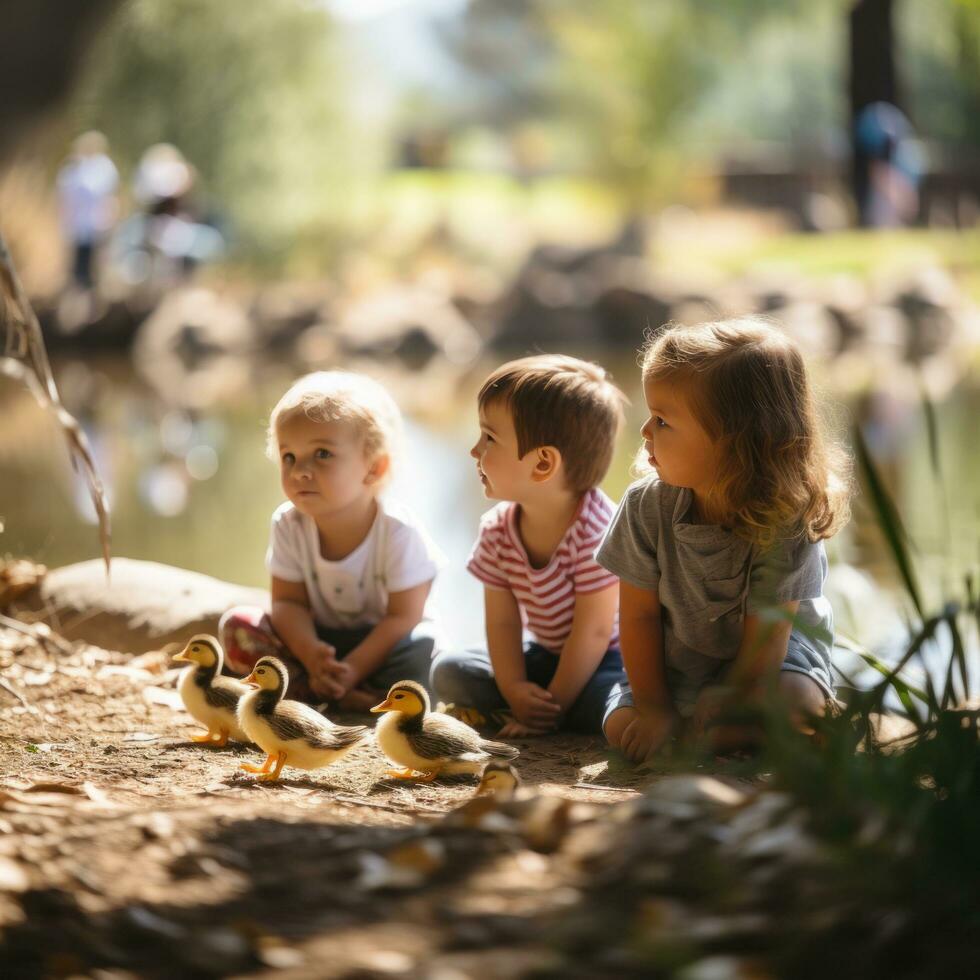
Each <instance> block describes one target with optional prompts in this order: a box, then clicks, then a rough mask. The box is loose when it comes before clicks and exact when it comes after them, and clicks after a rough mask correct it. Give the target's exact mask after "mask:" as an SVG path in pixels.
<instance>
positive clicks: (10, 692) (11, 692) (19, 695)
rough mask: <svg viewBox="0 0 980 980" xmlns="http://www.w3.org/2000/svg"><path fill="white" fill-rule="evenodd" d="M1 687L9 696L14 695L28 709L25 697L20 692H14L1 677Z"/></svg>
mask: <svg viewBox="0 0 980 980" xmlns="http://www.w3.org/2000/svg"><path fill="white" fill-rule="evenodd" d="M0 687H2V688H3V689H4V690H5V691H6V692H7V693H8V694H12V695H13V696H14V697H15V698H17V700H18V701H20V703H21V704H22V705H23V706H24V707H25V708H26V707H27V706H28V705H27V701H25V700H24V695H23V694H21V693H20V692H19V691H16V690H14V688H12V687H11V686H10V685H9V684H8V683H7V682H6V681H5V680H4V679H3V678H2V677H0Z"/></svg>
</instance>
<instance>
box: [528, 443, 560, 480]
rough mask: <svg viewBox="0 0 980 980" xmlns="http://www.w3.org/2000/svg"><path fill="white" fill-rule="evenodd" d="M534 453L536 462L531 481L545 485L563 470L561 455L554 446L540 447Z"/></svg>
mask: <svg viewBox="0 0 980 980" xmlns="http://www.w3.org/2000/svg"><path fill="white" fill-rule="evenodd" d="M533 452H534V455H535V460H534V468H533V469H532V470H531V480H532V481H533V482H534V483H545V482H547V481H548V480H550V479H551V478H552V477H553V476H554V475H555V474H556V473H557V472H558V471H559V470H560V469H561V453H560V452H559V451H558V450H557V449H555V447H554V446H538V448H537V449H535V450H533Z"/></svg>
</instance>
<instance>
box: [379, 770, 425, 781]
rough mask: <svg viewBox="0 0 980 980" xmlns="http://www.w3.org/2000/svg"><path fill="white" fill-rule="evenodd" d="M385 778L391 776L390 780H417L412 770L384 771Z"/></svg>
mask: <svg viewBox="0 0 980 980" xmlns="http://www.w3.org/2000/svg"><path fill="white" fill-rule="evenodd" d="M385 775H386V776H391V778H392V779H417V778H418V775H417V774H416V772H415V770H414V769H386V770H385Z"/></svg>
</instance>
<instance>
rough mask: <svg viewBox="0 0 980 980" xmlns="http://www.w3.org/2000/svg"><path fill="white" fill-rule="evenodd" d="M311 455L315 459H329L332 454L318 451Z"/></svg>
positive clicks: (323, 450)
mask: <svg viewBox="0 0 980 980" xmlns="http://www.w3.org/2000/svg"><path fill="white" fill-rule="evenodd" d="M313 455H314V457H315V458H316V459H330V457H331V456H333V453H332V452H330V450H329V449H318V450H317V451H316V452H315V453H314V454H313Z"/></svg>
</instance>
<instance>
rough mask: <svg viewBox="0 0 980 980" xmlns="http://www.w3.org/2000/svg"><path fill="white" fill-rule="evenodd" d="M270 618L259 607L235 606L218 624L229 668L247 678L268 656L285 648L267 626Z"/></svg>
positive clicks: (219, 635) (219, 637)
mask: <svg viewBox="0 0 980 980" xmlns="http://www.w3.org/2000/svg"><path fill="white" fill-rule="evenodd" d="M266 622H267V616H266V613H265V611H264V610H262V609H260V608H259V607H257V606H233V607H232V608H231V609H229V610H228V611H227V612H226V613H225V614H224V615H223V616H222V617H221V619H220V620H219V621H218V639H219V640H220V641H221V646H222V648H223V649H224V652H225V665H226V667H227V668H228V669H229V670H230V671H232V672H233V673H236V674H247V673H248V672H249V671H250V670H251V669H252V668H253V667H254V666H255V664H256V662H257V661H258V660H259V659H260V658H261V657H263V656H265V655H266V654H270V653H271V654H278V653H279V650H280V647H281V644H280V643H278V642H277V641H276V638H275V636H274V635H273V634H272V632H271V629H269V628H267V627H266V626H265V623H266Z"/></svg>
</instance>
